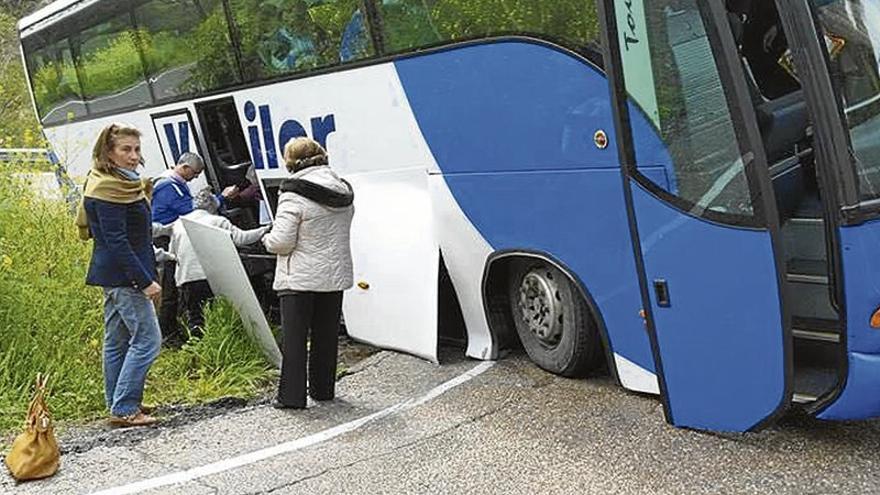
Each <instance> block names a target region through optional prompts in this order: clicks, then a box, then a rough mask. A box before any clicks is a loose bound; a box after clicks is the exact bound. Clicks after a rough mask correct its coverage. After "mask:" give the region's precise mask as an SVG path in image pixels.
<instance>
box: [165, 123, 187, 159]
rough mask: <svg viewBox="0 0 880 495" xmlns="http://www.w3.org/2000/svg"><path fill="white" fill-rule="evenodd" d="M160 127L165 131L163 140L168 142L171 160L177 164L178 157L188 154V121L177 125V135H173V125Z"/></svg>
mask: <svg viewBox="0 0 880 495" xmlns="http://www.w3.org/2000/svg"><path fill="white" fill-rule="evenodd" d="M162 127H163V129H164V130H165V138H166V139H167V140H168V147H169V148H170V150H169V151H171V158H173V159H174V163H177V160H180V155H182V154H184V153H187V152H189V121H186V120H184V121H183V122H178V123H177V129H178V133H177V134H175V133H174V124H165V125H164V126H162ZM178 136H180V139H178Z"/></svg>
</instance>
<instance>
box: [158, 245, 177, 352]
mask: <svg viewBox="0 0 880 495" xmlns="http://www.w3.org/2000/svg"><path fill="white" fill-rule="evenodd" d="M170 241H171V238H170V237H168V236H162V237H157V238H156V239H155V240H154V242H153V243H154V244H155V245H156V247H159V248H162V249H165V250H167V249H168V244H169V243H170ZM176 268H177V263H176V262H174V261H166V262H165V263H163V265H162V300H161V303H160V304H159V328H160V329H162V340H165V341H171V342H173V341H180V340H183V336H182V335H181V333H180V328H179V327H178V325H177V298H178V295H177V284H175V283H174V270H175V269H176Z"/></svg>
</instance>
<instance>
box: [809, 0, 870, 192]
mask: <svg viewBox="0 0 880 495" xmlns="http://www.w3.org/2000/svg"><path fill="white" fill-rule="evenodd" d="M814 3H815V5H816V7H817V9H816V10H817V13H818V15H819V22H820V23H821V26H822V29H823V31H824V35H825V41H826V45H827V46H828V52H829V58H830V60H831V67H830V70H831V77H832V78H833V79H834V80H835V83H836V85H837V88H838V90H839V91H840V92H841V97H842V98H843V102H844V104H845V113H846V118H847V124H848V126H849V131H850V136H851V139H852V145H853V151H854V154H855V159H856V171H857V173H858V178H859V196H860V199H861V200H872V199H878V198H880V4H878V3H876V2H868V1H863V0H833V1H828V0H814Z"/></svg>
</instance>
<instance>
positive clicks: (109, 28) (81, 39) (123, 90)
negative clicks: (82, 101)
mask: <svg viewBox="0 0 880 495" xmlns="http://www.w3.org/2000/svg"><path fill="white" fill-rule="evenodd" d="M71 41H72V42H73V43H74V44H75V45H78V46H77V48H78V55H79V64H80V66H81V67H82V71H81V76H82V78H83V79H82V81H81V83H82V87H83V92H84V93H85V97H86V100H87V101H88V104H89V112H90V113H103V112H110V111H113V110H121V109H124V108H134V107H139V106H146V105H149V104H150V103H151V102H152V97H151V95H150V90H149V87H148V86H147V81H146V80H145V79H144V67H143V64H142V62H141V55H140V52H139V51H138V47H137V43H136V39H135V32H134V29H133V27H132V24H131V15H130V14H128V13H124V14H121V15H118V16H117V17H115V18H113V19H111V20H109V21H106V22H102V23H100V24H97V25H95V26H93V27H90V28H88V29H86V30H85V31H83V33H82V34H81V35H80V36H78V37H76V38H71Z"/></svg>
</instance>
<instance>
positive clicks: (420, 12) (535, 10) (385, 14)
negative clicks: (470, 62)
mask: <svg viewBox="0 0 880 495" xmlns="http://www.w3.org/2000/svg"><path fill="white" fill-rule="evenodd" d="M381 14H382V25H383V29H384V32H383V38H384V42H385V48H386V50H387V51H389V52H402V51H407V50H412V49H416V48H419V47H423V46H427V45H433V44H438V43H442V42H445V41H450V40H452V41H454V40H460V39H473V38H482V37H486V36H491V35H497V34H524V35H529V34H531V35H537V36H541V37H544V38H549V39H551V40H555V41H558V42H559V43H561V44H563V45H565V46H567V47H569V48H572V49H574V50H575V51H584V48H587V47H590V48H592V49H594V50H595V47H598V46H599V45H600V43H599V36H600V32H599V23H598V18H597V14H596V2H595V0H564V1H560V0H555V1H553V2H535V1H533V0H514V1H511V2H506V6H505V8H498V5H497V4H496V3H495V2H476V1H474V0H382V1H381Z"/></svg>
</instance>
